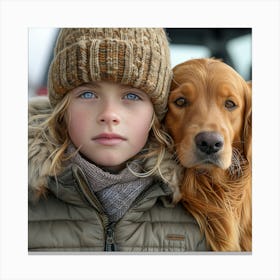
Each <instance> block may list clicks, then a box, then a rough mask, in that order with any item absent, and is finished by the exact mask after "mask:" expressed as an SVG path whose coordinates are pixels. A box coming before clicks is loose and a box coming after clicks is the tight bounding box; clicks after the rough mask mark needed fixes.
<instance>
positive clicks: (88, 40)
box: [48, 28, 172, 120]
mask: <svg viewBox="0 0 280 280" xmlns="http://www.w3.org/2000/svg"><path fill="white" fill-rule="evenodd" d="M171 73H172V72H171V65H170V53H169V46H168V40H167V37H166V34H165V31H164V29H162V28H64V29H61V30H60V33H59V35H58V38H57V42H56V46H55V49H54V58H53V61H52V63H51V65H50V69H49V76H48V92H49V99H50V103H51V105H52V106H53V107H54V106H56V104H57V103H58V102H59V101H60V100H61V99H62V98H63V96H64V95H65V94H66V93H67V92H69V91H70V90H72V89H73V88H75V87H78V86H80V85H82V84H84V83H90V82H94V81H112V82H117V83H121V84H123V85H129V86H131V87H135V88H138V89H140V90H143V91H144V92H145V93H146V94H148V95H149V97H150V98H151V101H152V103H153V105H154V110H155V113H156V115H157V117H158V118H159V120H161V119H162V118H163V117H164V114H165V112H166V107H167V98H168V92H169V86H170V82H171Z"/></svg>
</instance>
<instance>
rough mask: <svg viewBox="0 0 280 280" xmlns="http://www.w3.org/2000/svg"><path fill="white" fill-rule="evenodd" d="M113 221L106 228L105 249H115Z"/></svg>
mask: <svg viewBox="0 0 280 280" xmlns="http://www.w3.org/2000/svg"><path fill="white" fill-rule="evenodd" d="M114 226H115V224H114V223H111V224H109V225H108V227H107V229H106V243H105V251H117V248H116V245H115V239H114V235H115V232H114Z"/></svg>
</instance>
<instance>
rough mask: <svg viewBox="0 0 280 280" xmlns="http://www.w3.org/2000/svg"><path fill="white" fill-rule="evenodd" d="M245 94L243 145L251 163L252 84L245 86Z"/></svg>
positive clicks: (248, 83)
mask: <svg viewBox="0 0 280 280" xmlns="http://www.w3.org/2000/svg"><path fill="white" fill-rule="evenodd" d="M244 87H245V89H244V92H245V112H244V128H243V139H242V140H243V143H244V154H245V156H246V158H247V160H248V161H249V162H250V163H251V160H252V82H251V81H249V82H247V83H246V84H244Z"/></svg>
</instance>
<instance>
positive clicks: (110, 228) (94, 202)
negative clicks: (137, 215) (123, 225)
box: [76, 168, 117, 252]
mask: <svg viewBox="0 0 280 280" xmlns="http://www.w3.org/2000/svg"><path fill="white" fill-rule="evenodd" d="M78 170H79V172H80V173H81V174H82V179H83V180H84V178H85V175H84V174H83V172H82V170H81V169H80V168H78ZM76 180H77V181H78V182H81V178H79V177H76ZM77 186H78V188H80V189H81V190H82V193H83V195H84V196H86V197H87V200H88V202H89V203H90V204H91V206H92V207H94V208H95V209H96V210H97V211H98V212H99V214H100V216H101V217H100V219H101V223H102V224H103V226H104V233H105V246H104V251H110V252H111V251H117V246H116V244H115V238H114V235H115V224H116V223H113V222H111V223H108V217H107V215H106V214H105V211H104V209H103V207H102V205H101V203H100V202H99V200H98V199H97V197H96V196H95V195H94V194H92V193H91V191H90V190H89V187H88V185H87V183H86V181H84V184H83V182H81V183H80V184H79V183H77Z"/></svg>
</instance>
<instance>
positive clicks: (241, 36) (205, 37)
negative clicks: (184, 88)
mask: <svg viewBox="0 0 280 280" xmlns="http://www.w3.org/2000/svg"><path fill="white" fill-rule="evenodd" d="M165 30H166V33H167V35H168V37H169V41H170V50H171V63H172V67H174V66H175V65H177V64H179V63H182V62H184V61H186V60H189V59H192V58H207V57H215V58H220V59H222V60H223V61H224V62H225V63H227V64H229V65H230V66H232V67H233V68H234V69H235V70H236V71H237V72H238V73H239V74H240V75H241V76H242V77H243V78H244V79H245V80H251V79H252V29H251V28H165ZM58 31H59V29H56V28H30V29H29V34H28V35H29V38H28V39H29V55H28V64H29V67H28V90H29V92H28V95H29V97H32V96H38V95H46V94H47V74H48V67H49V64H50V62H51V60H52V57H53V48H54V45H55V41H56V37H57V34H58Z"/></svg>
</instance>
